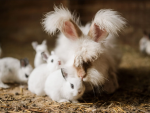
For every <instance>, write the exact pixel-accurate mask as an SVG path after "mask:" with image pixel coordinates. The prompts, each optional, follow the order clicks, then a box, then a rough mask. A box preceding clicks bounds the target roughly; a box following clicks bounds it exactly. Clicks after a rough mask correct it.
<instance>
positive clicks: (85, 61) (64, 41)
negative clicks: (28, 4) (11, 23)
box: [43, 7, 126, 93]
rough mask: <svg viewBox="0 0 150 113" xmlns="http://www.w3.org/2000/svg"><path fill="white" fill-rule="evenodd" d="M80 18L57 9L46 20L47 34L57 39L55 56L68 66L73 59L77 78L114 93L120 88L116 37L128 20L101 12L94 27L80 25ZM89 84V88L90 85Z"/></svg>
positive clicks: (110, 11)
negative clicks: (56, 36)
mask: <svg viewBox="0 0 150 113" xmlns="http://www.w3.org/2000/svg"><path fill="white" fill-rule="evenodd" d="M78 23H79V19H78V18H77V19H76V17H75V16H74V15H72V14H71V13H70V11H69V10H68V9H67V8H64V7H60V8H58V7H55V8H54V11H52V12H49V13H48V14H47V15H46V16H45V19H44V20H43V26H44V29H45V31H46V32H48V33H49V34H54V33H55V32H56V31H57V29H58V30H60V31H61V34H60V35H59V36H58V40H57V46H56V48H55V53H56V54H57V55H58V56H59V57H60V58H61V59H62V60H63V61H64V63H67V61H68V60H69V59H70V58H72V57H73V55H74V59H73V61H72V62H73V64H72V66H74V68H76V71H77V76H79V77H81V78H83V80H84V81H85V82H87V83H89V84H91V85H94V86H98V87H99V86H102V85H103V86H104V90H105V91H106V92H108V93H113V92H114V91H115V90H116V89H117V88H118V87H119V86H118V81H117V76H116V71H117V67H118V64H119V61H120V53H118V50H117V47H116V45H115V44H116V43H114V42H115V40H116V38H115V37H116V36H117V34H118V32H119V31H121V30H123V28H124V27H125V24H126V22H125V19H124V18H123V17H121V16H120V15H119V14H118V13H117V12H116V11H113V10H111V9H105V10H99V11H98V12H97V13H96V15H95V18H94V20H93V21H92V23H91V25H90V24H87V25H86V26H85V27H84V26H80V25H79V24H78ZM91 85H90V86H91ZM88 89H92V86H91V88H87V87H86V90H88Z"/></svg>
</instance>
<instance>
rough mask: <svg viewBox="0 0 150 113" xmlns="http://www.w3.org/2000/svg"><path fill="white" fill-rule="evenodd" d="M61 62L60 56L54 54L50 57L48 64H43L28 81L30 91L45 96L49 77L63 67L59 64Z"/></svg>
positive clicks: (33, 72)
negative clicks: (45, 85) (46, 82)
mask: <svg viewBox="0 0 150 113" xmlns="http://www.w3.org/2000/svg"><path fill="white" fill-rule="evenodd" d="M52 60H53V62H52ZM59 61H60V59H59V58H58V56H56V55H55V54H54V53H53V52H52V55H51V56H49V57H48V59H47V63H46V64H41V65H40V66H38V67H36V68H35V69H34V70H33V71H32V73H31V75H30V77H29V81H28V89H29V90H30V91H31V92H32V93H35V94H36V95H40V96H43V95H45V92H44V84H45V81H46V79H47V76H48V75H49V74H50V73H52V72H53V71H55V70H57V69H59V68H60V66H61V65H60V64H59ZM61 63H62V62H61Z"/></svg>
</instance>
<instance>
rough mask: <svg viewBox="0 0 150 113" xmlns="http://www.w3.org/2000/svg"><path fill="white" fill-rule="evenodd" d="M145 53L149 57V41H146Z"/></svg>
mask: <svg viewBox="0 0 150 113" xmlns="http://www.w3.org/2000/svg"><path fill="white" fill-rule="evenodd" d="M146 53H147V54H148V55H150V40H148V41H147V45H146Z"/></svg>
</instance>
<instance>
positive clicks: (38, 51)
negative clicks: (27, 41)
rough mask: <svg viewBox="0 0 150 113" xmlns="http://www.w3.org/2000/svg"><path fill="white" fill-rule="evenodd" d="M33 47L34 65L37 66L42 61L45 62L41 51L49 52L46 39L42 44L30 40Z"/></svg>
mask: <svg viewBox="0 0 150 113" xmlns="http://www.w3.org/2000/svg"><path fill="white" fill-rule="evenodd" d="M32 46H33V49H34V50H35V51H36V55H35V59H34V67H37V66H39V65H41V64H43V63H46V62H45V61H44V60H43V59H42V56H41V53H42V52H45V53H46V54H49V52H48V49H47V45H46V40H44V41H43V42H42V44H38V42H32Z"/></svg>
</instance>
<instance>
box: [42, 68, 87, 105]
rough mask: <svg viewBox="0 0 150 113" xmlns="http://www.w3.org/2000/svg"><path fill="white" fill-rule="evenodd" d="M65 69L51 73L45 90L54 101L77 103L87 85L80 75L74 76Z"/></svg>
mask: <svg viewBox="0 0 150 113" xmlns="http://www.w3.org/2000/svg"><path fill="white" fill-rule="evenodd" d="M69 74H70V73H66V71H64V69H59V70H57V71H55V72H53V73H51V74H50V75H49V76H48V77H47V80H46V82H45V88H44V90H45V92H46V94H47V95H48V96H49V97H50V98H51V99H52V100H54V101H57V102H69V101H71V102H73V103H77V102H78V101H77V99H79V98H80V97H81V96H82V95H83V93H84V91H85V86H84V84H83V82H82V80H81V78H79V77H76V78H74V77H72V76H71V75H69Z"/></svg>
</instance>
